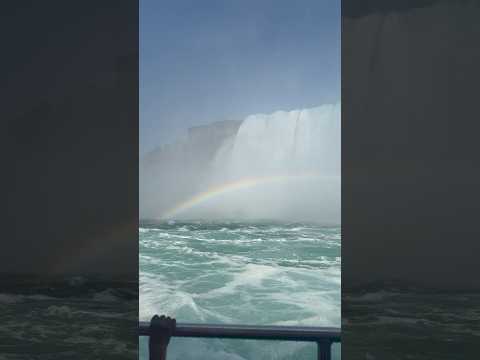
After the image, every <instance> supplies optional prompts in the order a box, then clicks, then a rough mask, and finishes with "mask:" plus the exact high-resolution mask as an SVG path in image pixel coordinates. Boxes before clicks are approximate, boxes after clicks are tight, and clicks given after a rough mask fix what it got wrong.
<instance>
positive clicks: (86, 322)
mask: <svg viewBox="0 0 480 360" xmlns="http://www.w3.org/2000/svg"><path fill="white" fill-rule="evenodd" d="M0 284H1V292H0V324H1V325H0V359H2V360H3V359H8V360H17V359H18V360H20V359H22V360H24V359H45V360H47V359H48V360H50V359H52V360H54V359H59V360H60V359H72V360H77V359H78V360H85V359H102V360H103V359H105V360H108V359H112V360H113V359H116V360H117V359H124V360H127V359H128V360H133V359H136V358H138V337H137V333H136V329H137V321H138V320H137V318H138V300H137V299H138V289H137V283H136V281H130V282H125V281H111V280H99V279H90V278H89V279H86V278H81V277H72V278H62V279H59V278H55V279H45V278H33V277H14V276H10V277H6V278H5V279H0Z"/></svg>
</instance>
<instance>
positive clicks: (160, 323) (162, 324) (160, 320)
mask: <svg viewBox="0 0 480 360" xmlns="http://www.w3.org/2000/svg"><path fill="white" fill-rule="evenodd" d="M175 326H176V321H175V319H171V318H169V317H165V316H163V315H162V316H158V315H155V316H153V317H152V320H151V321H150V339H149V341H148V350H149V359H150V360H165V359H166V358H167V346H168V343H169V342H170V337H171V336H172V334H173V331H174V330H175Z"/></svg>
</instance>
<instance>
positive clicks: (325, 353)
mask: <svg viewBox="0 0 480 360" xmlns="http://www.w3.org/2000/svg"><path fill="white" fill-rule="evenodd" d="M317 349H318V350H317V356H318V360H330V359H331V357H332V343H331V342H330V341H327V340H324V341H319V342H317Z"/></svg>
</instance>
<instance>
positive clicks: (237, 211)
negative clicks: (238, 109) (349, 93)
mask: <svg viewBox="0 0 480 360" xmlns="http://www.w3.org/2000/svg"><path fill="white" fill-rule="evenodd" d="M218 126H219V125H218V124H217V125H215V124H212V125H211V126H210V127H206V128H205V129H204V130H202V131H201V132H198V134H197V135H196V137H195V141H189V142H187V143H186V144H183V145H182V146H177V145H176V146H173V147H171V148H170V151H169V152H168V153H167V152H166V151H163V152H161V153H160V154H159V155H157V158H158V159H161V161H159V162H157V163H153V165H152V164H150V165H149V168H150V170H149V172H148V174H150V175H148V174H147V176H145V175H143V176H141V179H142V180H141V181H142V184H141V188H142V187H143V188H144V189H149V190H146V191H141V194H144V195H143V196H142V197H141V204H140V205H141V206H140V207H141V210H142V208H147V207H149V208H148V209H149V210H148V211H146V212H144V213H146V214H148V215H150V214H152V211H151V210H152V209H155V210H156V211H154V212H153V214H154V215H160V217H162V218H186V219H195V218H196V219H198V218H210V219H221V218H223V219H224V218H229V219H237V220H243V219H247V220H250V219H252V220H254V219H273V220H294V221H315V222H320V223H334V224H339V222H340V104H327V105H322V106H319V107H315V108H309V109H299V110H292V111H277V112H274V113H272V114H257V115H251V116H248V117H247V118H245V119H244V120H243V121H242V122H239V123H238V125H237V126H235V127H229V128H228V129H229V130H228V131H224V132H223V133H222V138H221V141H220V140H219V139H220V138H219V137H218V136H216V137H215V139H216V141H217V143H216V144H215V146H213V145H212V139H213V138H212V134H216V133H217V132H218ZM212 146H213V147H212ZM213 148H216V150H215V151H212V149H213ZM185 149H186V150H185ZM205 149H208V152H206V150H205ZM187 150H188V151H187ZM180 152H181V153H182V154H183V155H182V156H179V154H178V153H180ZM185 154H186V155H185ZM182 159H183V160H182ZM187 160H188V161H187ZM152 184H154V185H152ZM167 185H168V186H167ZM144 204H145V205H144ZM148 215H147V216H146V217H149V216H148Z"/></svg>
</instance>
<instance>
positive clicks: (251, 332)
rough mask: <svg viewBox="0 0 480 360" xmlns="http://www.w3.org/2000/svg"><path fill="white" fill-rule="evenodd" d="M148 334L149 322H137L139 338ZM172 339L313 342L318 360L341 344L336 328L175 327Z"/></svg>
mask: <svg viewBox="0 0 480 360" xmlns="http://www.w3.org/2000/svg"><path fill="white" fill-rule="evenodd" d="M151 332H152V330H151V327H150V323H149V322H140V324H139V335H140V336H151V335H152V334H151ZM172 336H175V337H197V338H221V339H249V340H282V341H305V342H315V343H317V347H318V351H317V353H318V360H330V359H331V347H332V344H333V343H336V342H341V336H340V329H339V328H333V327H306V326H305V327H304V326H260V325H259V326H257V325H228V324H188V323H181V324H179V323H177V324H176V327H175V329H174V330H173V333H172ZM150 360H158V359H153V358H152V355H151V354H150Z"/></svg>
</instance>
